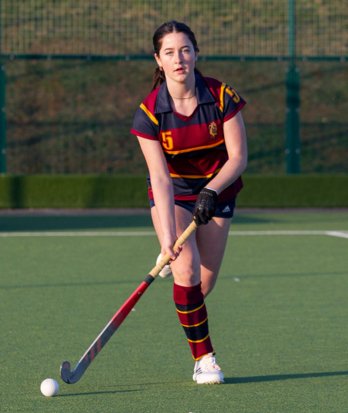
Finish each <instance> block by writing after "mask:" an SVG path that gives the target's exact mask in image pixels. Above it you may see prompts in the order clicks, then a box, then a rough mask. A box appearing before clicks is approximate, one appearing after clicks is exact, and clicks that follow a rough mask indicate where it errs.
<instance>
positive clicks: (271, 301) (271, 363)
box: [0, 210, 348, 413]
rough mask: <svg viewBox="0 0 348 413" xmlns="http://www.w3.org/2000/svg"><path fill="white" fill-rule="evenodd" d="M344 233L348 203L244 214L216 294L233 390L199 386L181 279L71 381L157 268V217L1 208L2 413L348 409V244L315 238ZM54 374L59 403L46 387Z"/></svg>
mask: <svg viewBox="0 0 348 413" xmlns="http://www.w3.org/2000/svg"><path fill="white" fill-rule="evenodd" d="M280 230H282V231H283V230H284V231H297V230H299V231H307V233H300V234H298V235H294V234H293V233H291V232H289V233H282V234H281V235H280V234H279V233H275V232H274V231H280ZM331 230H332V231H340V232H341V235H342V234H343V235H344V234H347V233H348V212H347V211H326V212H320V211H312V212H310V211H308V212H305V211H302V212H290V211H289V212H286V211H283V212H281V213H275V212H273V213H268V212H266V211H264V212H248V213H247V212H243V210H241V211H239V212H237V217H236V219H235V222H234V223H233V225H232V228H231V231H232V233H233V232H234V234H235V235H234V236H233V235H232V236H231V237H230V238H229V243H228V247H227V250H226V255H225V259H224V262H223V266H222V268H221V273H220V277H219V280H218V283H217V285H216V288H215V290H214V291H213V293H212V294H211V295H210V296H209V297H208V298H207V300H206V303H207V307H208V312H209V324H210V332H211V337H212V340H213V344H214V346H215V349H216V351H217V360H218V362H219V364H220V365H221V366H222V367H223V370H224V373H225V377H226V384H224V385H220V386H199V385H196V384H195V383H194V382H193V381H192V378H191V376H192V369H193V360H192V358H191V355H190V352H189V349H188V345H187V344H186V342H185V339H184V334H183V331H182V330H181V327H180V326H179V323H178V320H177V316H176V314H175V310H174V305H173V303H172V300H171V293H172V291H171V289H172V287H171V285H172V283H171V280H162V279H158V280H156V281H155V282H154V283H153V284H152V285H151V287H150V288H149V289H148V291H147V292H146V294H144V296H143V297H142V298H141V300H140V301H139V302H138V304H137V305H136V307H135V311H132V312H131V313H130V314H129V316H128V317H127V318H126V320H125V321H124V323H123V324H122V326H121V327H120V329H119V330H118V331H117V332H116V333H115V335H114V336H113V337H112V338H111V340H110V342H109V343H108V344H107V345H106V347H105V348H104V349H103V350H102V352H101V353H100V354H99V355H98V357H97V358H96V359H95V361H94V362H93V363H92V364H91V365H90V367H89V369H88V370H87V371H86V373H85V375H84V376H83V377H82V379H81V380H80V381H79V382H78V383H76V384H74V385H67V384H65V383H63V382H62V381H61V379H60V378H59V366H60V363H61V362H62V361H63V360H65V359H68V360H69V361H71V363H72V364H73V366H75V364H76V362H77V361H78V360H79V358H80V357H81V356H82V354H83V353H84V351H85V350H86V349H87V348H88V346H89V345H90V344H91V342H92V341H93V340H94V339H95V337H96V336H97V335H98V334H99V332H100V331H101V330H102V328H103V327H104V326H105V324H106V323H107V322H108V321H109V319H110V318H111V317H112V315H113V314H114V312H116V310H117V309H118V308H119V307H120V306H121V305H122V303H123V302H124V301H125V300H126V299H127V298H128V296H129V295H130V294H131V293H132V292H133V291H134V289H135V288H136V287H137V286H138V285H139V283H140V282H141V281H142V280H143V278H144V276H145V275H146V273H147V272H148V271H149V270H150V269H151V268H152V267H153V265H154V261H155V259H156V256H157V253H158V244H157V241H156V238H155V237H154V235H153V234H152V227H151V223H150V219H149V216H148V215H141V216H134V217H132V216H121V217H120V216H117V215H112V214H109V215H103V216H99V215H98V214H96V213H94V214H93V215H91V216H88V215H84V216H52V215H50V214H44V215H39V216H36V217H32V216H9V215H6V214H4V215H1V216H0V274H1V276H0V311H1V321H2V322H1V336H0V348H1V359H2V361H1V369H0V380H1V407H0V410H1V412H4V413H10V412H35V413H41V412H50V413H55V412H57V413H58V412H59V413H60V412H84V413H88V412H93V413H95V412H102V413H107V412H115V413H116V412H117V413H147V412H149V413H150V412H151V413H160V412H161V413H162V412H166V413H189V412H192V413H230V412H238V413H242V412H247V413H273V412H274V413H275V412H277V413H278V412H279V413H285V412H289V413H297V412H301V413H305V412H313V413H319V412H323V413H330V412H335V413H338V412H342V413H344V412H346V411H347V406H348V393H347V385H348V363H347V359H348V357H347V356H348V354H347V349H348V330H347V319H348V305H347V291H348V253H347V252H348V239H347V238H343V237H336V236H329V235H327V234H325V233H324V232H321V233H309V232H308V231H331ZM57 231H65V232H66V236H64V237H63V236H58V235H61V234H60V233H58V234H56V235H54V234H53V235H54V236H48V235H49V234H51V235H52V232H55V233H56V232H57ZM76 231H78V232H86V231H87V234H85V236H83V234H81V235H80V236H71V235H74V234H75V235H76ZM95 231H98V232H99V235H97V236H96V234H95ZM100 231H102V233H101V232H100ZM110 231H111V232H114V231H121V232H123V233H124V235H123V236H107V235H108V234H107V233H108V232H109V233H110ZM250 231H252V232H250ZM259 231H268V234H267V235H266V234H264V235H260V234H258V232H259ZM269 231H271V232H269ZM139 232H140V233H141V232H144V233H145V234H143V236H140V235H139ZM127 233H128V235H127ZM24 235H25V236H24ZM109 235H110V234H109ZM46 377H52V378H55V379H57V380H58V381H59V384H60V392H59V395H58V396H57V397H54V398H45V397H44V396H42V395H41V393H40V390H39V387H40V382H41V381H42V380H43V379H44V378H46Z"/></svg>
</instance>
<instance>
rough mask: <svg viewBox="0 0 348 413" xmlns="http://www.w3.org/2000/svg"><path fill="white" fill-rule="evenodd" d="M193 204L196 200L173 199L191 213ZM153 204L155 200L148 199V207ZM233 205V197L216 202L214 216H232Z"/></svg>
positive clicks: (234, 201)
mask: <svg viewBox="0 0 348 413" xmlns="http://www.w3.org/2000/svg"><path fill="white" fill-rule="evenodd" d="M195 204H196V201H177V200H176V201H175V205H178V206H180V207H182V208H185V209H187V211H189V212H191V214H193V211H194V209H195ZM153 206H155V201H154V200H150V207H151V208H152V207H153ZM235 206H236V199H235V198H233V199H231V200H229V201H221V202H218V205H217V207H216V211H215V214H214V217H219V218H232V217H233V213H234V208H235Z"/></svg>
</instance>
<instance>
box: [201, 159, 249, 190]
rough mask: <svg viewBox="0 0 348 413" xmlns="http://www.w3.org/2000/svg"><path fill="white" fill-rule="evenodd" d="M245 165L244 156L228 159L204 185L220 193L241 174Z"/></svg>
mask: <svg viewBox="0 0 348 413" xmlns="http://www.w3.org/2000/svg"><path fill="white" fill-rule="evenodd" d="M246 166H247V159H246V157H240V158H232V159H228V160H227V162H226V163H225V164H224V166H223V167H222V168H221V169H220V171H219V173H218V174H217V175H216V176H215V177H214V178H213V179H212V180H211V181H210V182H209V184H208V185H206V186H207V187H208V188H210V189H214V190H215V191H216V192H217V194H220V193H221V192H222V191H223V190H224V189H226V188H227V187H228V186H230V185H231V184H232V183H233V182H234V181H235V180H236V179H238V178H239V177H240V176H241V174H242V173H243V172H244V170H245V168H246Z"/></svg>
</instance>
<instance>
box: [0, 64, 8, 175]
mask: <svg viewBox="0 0 348 413" xmlns="http://www.w3.org/2000/svg"><path fill="white" fill-rule="evenodd" d="M6 172H7V167H6V69H5V62H4V61H3V60H2V59H1V58H0V174H4V173H6Z"/></svg>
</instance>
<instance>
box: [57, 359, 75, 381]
mask: <svg viewBox="0 0 348 413" xmlns="http://www.w3.org/2000/svg"><path fill="white" fill-rule="evenodd" d="M70 367H71V366H70V363H69V362H68V361H63V363H62V365H61V366H60V377H61V378H62V380H63V381H64V382H65V383H68V384H70V383H73V381H71V378H72V376H73V373H72V372H71V370H70Z"/></svg>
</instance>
